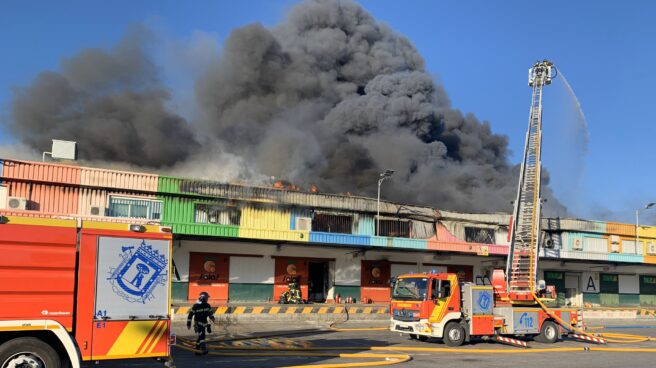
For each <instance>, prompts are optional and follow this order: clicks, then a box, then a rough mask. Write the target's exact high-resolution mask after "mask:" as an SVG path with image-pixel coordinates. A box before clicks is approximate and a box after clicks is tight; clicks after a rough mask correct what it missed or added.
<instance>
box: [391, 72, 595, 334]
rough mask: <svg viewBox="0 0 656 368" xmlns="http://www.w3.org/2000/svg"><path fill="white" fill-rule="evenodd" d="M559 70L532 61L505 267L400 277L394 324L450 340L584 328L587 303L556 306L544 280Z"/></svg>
mask: <svg viewBox="0 0 656 368" xmlns="http://www.w3.org/2000/svg"><path fill="white" fill-rule="evenodd" d="M556 73H557V71H556V68H555V66H554V65H553V63H551V62H550V61H548V60H544V61H541V62H537V63H535V64H534V65H533V67H532V68H530V69H529V74H528V84H529V86H530V87H532V90H533V93H532V98H531V108H530V113H529V120H528V131H527V133H526V143H525V148H524V157H523V159H522V164H521V171H520V177H519V184H518V186H517V197H516V200H515V202H514V210H513V215H512V223H511V229H510V231H511V244H510V247H509V252H508V258H507V262H506V268H505V270H494V271H493V273H492V280H491V282H490V281H489V278H483V277H477V282H476V283H471V282H466V283H461V282H459V280H458V277H457V275H455V274H449V273H423V274H406V275H401V276H399V277H397V278H396V279H395V280H394V283H393V290H392V302H391V308H390V313H391V323H390V329H391V330H392V331H396V332H401V333H404V334H408V335H409V336H410V337H411V338H413V339H419V340H427V339H428V338H431V337H433V338H439V339H442V340H443V341H444V343H445V344H446V345H449V346H459V345H461V344H463V343H464V342H467V341H469V340H470V338H471V337H478V338H482V339H492V340H495V341H498V342H501V343H507V344H511V345H517V346H524V347H526V346H527V344H526V342H525V341H523V340H518V339H516V338H515V337H517V336H530V337H533V338H534V339H535V340H536V341H539V342H546V343H553V342H556V341H557V340H558V339H559V338H560V337H561V336H562V335H564V334H570V333H571V332H572V331H573V330H578V331H580V327H581V326H582V314H581V313H580V311H578V310H576V309H572V308H569V309H565V308H558V309H548V308H547V307H546V306H545V305H544V304H543V303H542V302H541V300H540V298H541V297H546V296H547V294H551V295H552V296H553V295H555V289H553V288H552V287H550V288H547V287H546V286H545V285H544V281H540V282H537V265H538V255H539V239H540V210H541V202H542V201H541V196H540V185H541V180H540V170H541V162H540V152H541V143H542V92H543V88H544V87H545V86H547V85H549V84H551V81H552V79H553V78H554V77H555V76H556ZM547 290H548V291H547ZM572 335H573V336H574V337H577V336H580V335H576V334H572ZM586 339H587V338H586ZM597 342H603V341H597Z"/></svg>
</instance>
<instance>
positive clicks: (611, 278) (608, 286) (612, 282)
mask: <svg viewBox="0 0 656 368" xmlns="http://www.w3.org/2000/svg"><path fill="white" fill-rule="evenodd" d="M599 291H600V292H601V293H602V294H619V292H620V284H619V277H618V276H617V275H613V274H607V273H602V274H600V275H599Z"/></svg>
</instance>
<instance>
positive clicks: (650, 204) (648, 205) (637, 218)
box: [635, 202, 656, 251]
mask: <svg viewBox="0 0 656 368" xmlns="http://www.w3.org/2000/svg"><path fill="white" fill-rule="evenodd" d="M654 206H656V203H654V202H652V203H647V204H646V205H645V208H640V209H637V210H636V228H635V231H636V251H637V250H638V247H639V243H640V234H639V230H640V229H639V227H640V218H639V216H640V211H645V210H648V209H650V208H652V207H654Z"/></svg>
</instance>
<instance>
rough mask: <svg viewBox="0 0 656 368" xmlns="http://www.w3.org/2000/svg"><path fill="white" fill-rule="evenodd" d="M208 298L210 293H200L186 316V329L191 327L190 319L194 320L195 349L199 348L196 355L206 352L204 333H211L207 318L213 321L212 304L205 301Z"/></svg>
mask: <svg viewBox="0 0 656 368" xmlns="http://www.w3.org/2000/svg"><path fill="white" fill-rule="evenodd" d="M209 299H210V294H208V293H206V292H204V291H203V292H202V293H200V295H199V296H198V302H196V304H194V305H193V306H192V307H191V308H190V309H189V315H188V316H187V329H190V328H191V320H192V319H193V320H194V332H195V333H197V334H198V339H196V350H200V352H199V353H196V355H205V354H207V352H208V351H207V344H206V343H205V336H206V335H205V333H206V332H208V333H211V332H212V330H211V328H210V324H209V321H208V319H211V320H212V322H214V312H213V311H212V306H211V305H210V304H209V303H208V302H207V301H208V300H209Z"/></svg>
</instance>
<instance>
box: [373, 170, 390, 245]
mask: <svg viewBox="0 0 656 368" xmlns="http://www.w3.org/2000/svg"><path fill="white" fill-rule="evenodd" d="M393 174H394V170H385V172H384V173H380V175H378V199H377V201H376V208H377V210H376V236H378V233H379V231H380V185H381V184H383V181H385V179H389V178H391V177H392V175H393Z"/></svg>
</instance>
